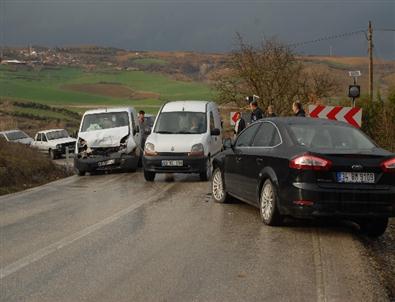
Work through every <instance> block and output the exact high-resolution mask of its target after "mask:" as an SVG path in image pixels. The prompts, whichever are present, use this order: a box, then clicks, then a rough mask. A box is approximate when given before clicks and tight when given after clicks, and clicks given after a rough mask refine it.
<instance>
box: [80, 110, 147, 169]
mask: <svg viewBox="0 0 395 302" xmlns="http://www.w3.org/2000/svg"><path fill="white" fill-rule="evenodd" d="M139 141H140V140H139V129H138V126H137V118H136V111H135V109H134V108H111V109H96V110H89V111H87V112H85V114H84V116H83V117H82V121H81V125H80V129H79V132H78V139H77V142H76V148H75V157H74V169H75V171H76V173H77V174H78V175H80V176H82V175H85V173H86V172H90V173H92V172H95V171H106V170H113V169H120V170H125V171H135V170H136V169H137V164H138V159H139V156H140V146H139V145H138V142H139Z"/></svg>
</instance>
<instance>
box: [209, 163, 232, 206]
mask: <svg viewBox="0 0 395 302" xmlns="http://www.w3.org/2000/svg"><path fill="white" fill-rule="evenodd" d="M211 189H212V190H211V192H212V194H213V198H214V201H215V202H219V203H225V202H227V201H228V199H229V197H228V194H227V193H226V191H225V186H224V177H223V175H222V171H221V169H220V168H216V169H215V170H214V173H213V179H212V182H211Z"/></svg>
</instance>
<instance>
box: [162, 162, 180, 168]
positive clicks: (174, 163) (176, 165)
mask: <svg viewBox="0 0 395 302" xmlns="http://www.w3.org/2000/svg"><path fill="white" fill-rule="evenodd" d="M183 165H184V161H182V160H162V167H182V166H183Z"/></svg>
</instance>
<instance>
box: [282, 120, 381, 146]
mask: <svg viewBox="0 0 395 302" xmlns="http://www.w3.org/2000/svg"><path fill="white" fill-rule="evenodd" d="M290 128H291V131H292V133H293V135H294V137H295V139H296V142H297V143H298V144H299V145H302V146H307V147H310V148H318V149H336V150H350V149H372V148H375V147H376V146H375V145H374V144H373V143H372V141H370V140H369V138H367V137H366V136H365V135H364V134H363V133H362V132H361V131H360V130H358V129H356V128H351V127H348V126H341V125H338V124H333V125H330V124H323V125H314V126H313V125H308V124H299V125H290Z"/></svg>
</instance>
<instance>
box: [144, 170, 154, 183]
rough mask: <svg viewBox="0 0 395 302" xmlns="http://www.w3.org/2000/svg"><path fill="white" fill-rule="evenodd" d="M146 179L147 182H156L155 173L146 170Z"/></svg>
mask: <svg viewBox="0 0 395 302" xmlns="http://www.w3.org/2000/svg"><path fill="white" fill-rule="evenodd" d="M144 178H145V180H146V181H154V179H155V172H151V171H146V170H144Z"/></svg>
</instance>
